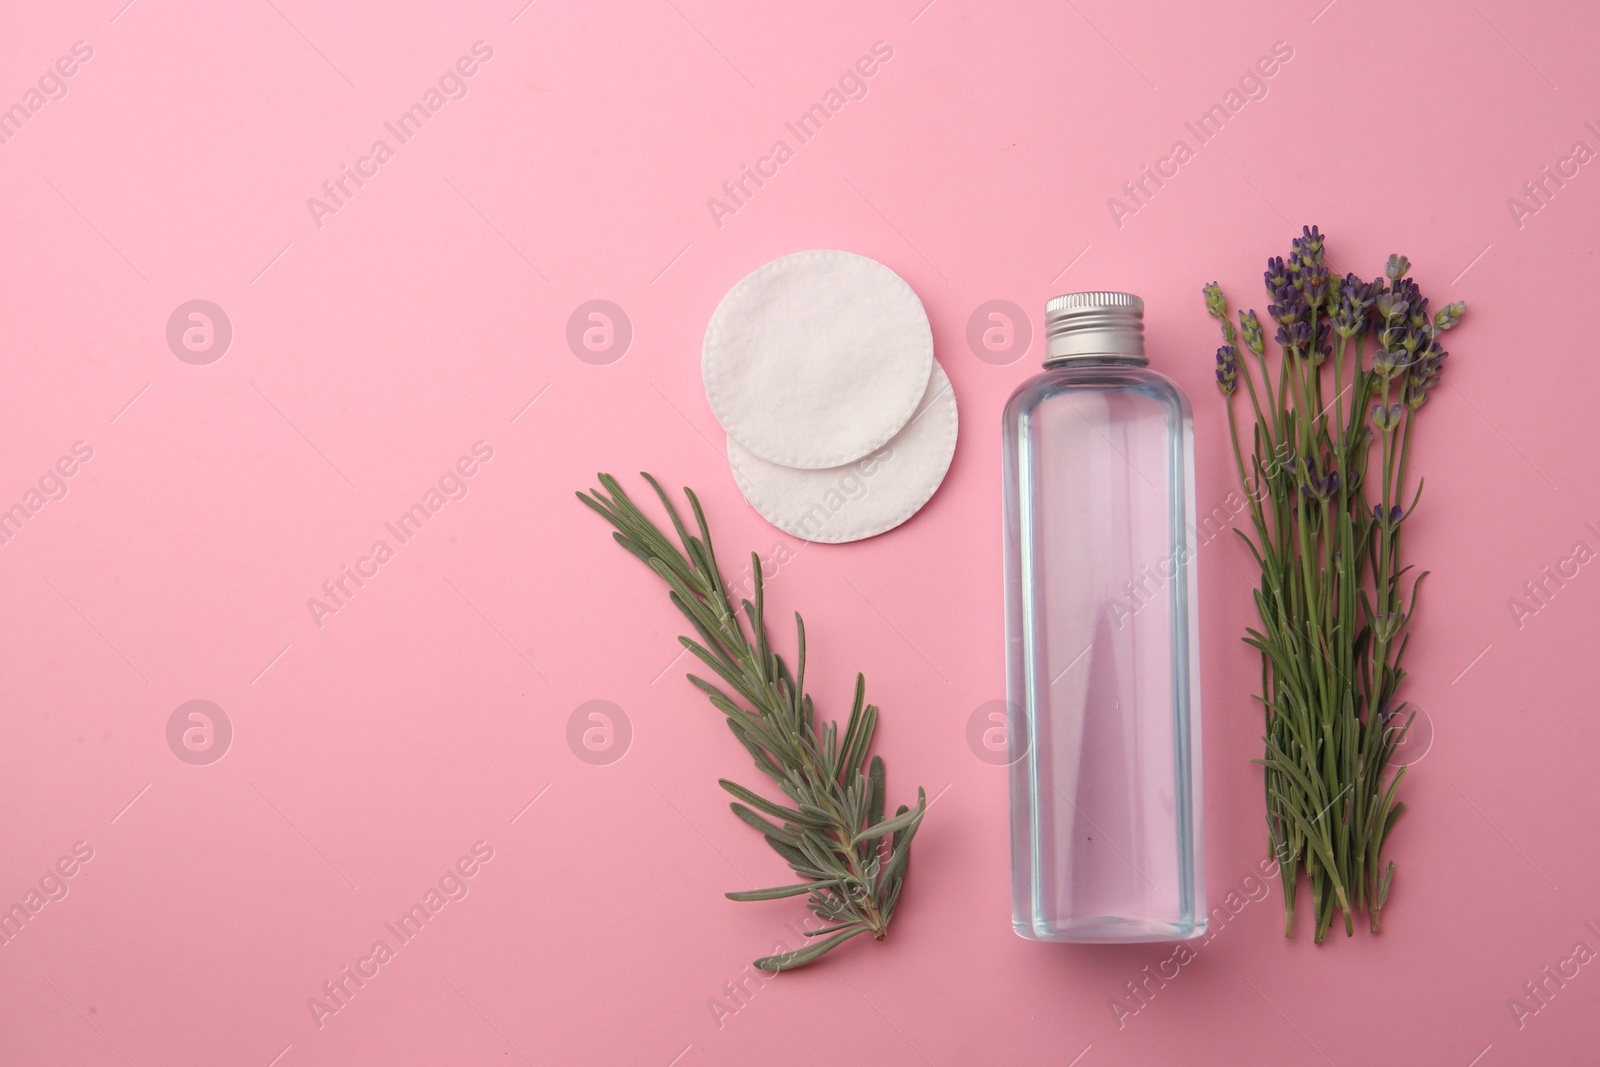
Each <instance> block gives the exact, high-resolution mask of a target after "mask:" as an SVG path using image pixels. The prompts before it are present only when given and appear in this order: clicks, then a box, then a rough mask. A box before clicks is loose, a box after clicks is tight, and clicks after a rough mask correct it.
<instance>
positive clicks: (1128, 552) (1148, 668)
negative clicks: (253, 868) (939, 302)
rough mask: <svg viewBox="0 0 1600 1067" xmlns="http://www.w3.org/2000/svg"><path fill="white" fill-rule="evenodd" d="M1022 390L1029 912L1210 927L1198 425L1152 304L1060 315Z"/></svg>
mask: <svg viewBox="0 0 1600 1067" xmlns="http://www.w3.org/2000/svg"><path fill="white" fill-rule="evenodd" d="M1045 332H1046V337H1047V345H1048V349H1047V352H1046V359H1045V364H1044V367H1045V369H1044V373H1043V374H1040V375H1038V376H1037V377H1034V378H1032V379H1030V380H1029V381H1027V382H1024V383H1023V385H1022V386H1021V388H1019V389H1018V390H1017V391H1016V392H1015V393H1014V394H1012V396H1011V399H1010V401H1009V402H1008V403H1007V404H1006V409H1005V424H1004V444H1003V451H1004V472H1005V473H1004V496H1005V580H1006V652H1007V689H1008V695H1009V703H1010V707H1011V713H1012V715H1013V716H1014V718H1015V721H1014V724H1013V727H1012V729H1011V730H1010V731H1009V733H1010V745H1011V752H1010V755H1011V856H1012V871H1011V896H1012V924H1013V926H1014V927H1015V928H1016V931H1017V933H1018V934H1020V935H1021V936H1023V937H1026V938H1031V939H1034V940H1039V941H1074V942H1128V941H1175V940H1183V939H1187V938H1192V937H1199V936H1200V935H1202V934H1204V933H1205V928H1206V906H1205V873H1204V870H1205V868H1204V862H1203V859H1204V858H1203V854H1202V853H1203V848H1202V835H1201V818H1200V673H1199V654H1198V648H1197V642H1196V638H1197V622H1196V620H1197V613H1196V605H1195V568H1194V548H1195V544H1194V535H1195V501H1194V457H1193V437H1194V431H1193V425H1192V421H1191V415H1190V411H1189V402H1188V400H1187V399H1186V398H1185V397H1184V395H1183V392H1182V391H1181V390H1180V389H1179V388H1178V387H1177V386H1176V385H1175V384H1173V383H1172V382H1171V381H1169V380H1168V379H1167V378H1165V377H1163V376H1162V375H1160V374H1158V373H1156V372H1155V371H1153V370H1150V369H1149V368H1148V367H1147V366H1146V362H1147V361H1146V359H1145V355H1144V301H1142V300H1140V299H1139V298H1138V297H1137V296H1133V295H1131V294H1128V293H1072V294H1069V295H1067V296H1058V297H1056V298H1055V299H1054V300H1051V301H1050V303H1049V305H1048V306H1047V308H1046V311H1045Z"/></svg>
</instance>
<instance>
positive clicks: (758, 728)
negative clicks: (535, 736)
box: [578, 473, 927, 971]
mask: <svg viewBox="0 0 1600 1067" xmlns="http://www.w3.org/2000/svg"><path fill="white" fill-rule="evenodd" d="M597 477H598V478H599V481H600V485H601V487H602V488H601V490H594V491H592V492H590V493H582V492H580V493H578V499H579V500H582V501H583V502H584V503H585V504H587V505H588V506H589V507H591V508H593V509H594V510H595V511H597V512H599V513H600V514H601V515H602V516H604V517H605V519H606V521H607V522H609V523H611V525H612V526H614V527H616V531H615V532H614V533H613V534H612V536H613V537H615V538H616V541H617V543H618V544H619V545H621V546H622V547H623V548H625V549H627V550H628V551H629V552H631V553H633V554H634V555H635V556H638V557H639V558H640V559H642V560H643V561H644V562H645V564H646V565H647V566H649V567H650V569H651V570H653V571H655V572H656V574H658V575H660V576H661V578H662V580H663V581H665V582H666V583H667V585H668V587H669V588H670V590H671V592H670V593H669V594H668V595H669V598H670V599H671V600H672V603H673V604H674V605H676V606H677V608H678V610H679V611H681V612H683V614H684V615H685V617H687V618H688V620H689V622H690V624H691V625H692V626H693V627H694V629H695V633H696V634H698V635H699V640H698V641H697V640H695V639H694V638H690V637H679V638H678V640H679V641H680V642H682V644H683V646H684V647H685V648H687V649H688V650H689V651H690V652H692V653H694V655H695V656H696V658H698V659H699V660H700V662H701V663H703V664H705V665H706V666H707V667H708V668H710V670H711V671H712V672H713V673H714V674H716V676H717V677H718V678H719V679H721V681H722V682H723V684H724V685H726V687H727V689H728V690H731V691H732V693H733V694H734V696H729V694H728V693H727V692H725V691H724V690H723V689H722V688H720V687H719V686H717V685H714V684H713V683H711V682H708V681H706V680H705V679H703V678H698V677H696V676H695V675H692V674H691V675H689V681H691V682H693V683H694V684H695V685H696V686H697V687H699V688H700V689H701V690H703V691H704V692H705V694H706V695H707V696H708V697H709V698H710V699H711V704H712V706H714V707H715V708H716V709H717V710H718V711H720V712H722V714H724V715H725V716H727V720H728V728H729V729H730V730H732V731H733V736H734V737H735V738H737V739H738V741H739V743H740V744H741V745H743V746H744V747H745V749H746V750H747V751H748V752H749V753H750V757H751V759H753V760H754V761H755V765H756V769H757V770H759V771H761V772H762V773H763V774H765V775H766V776H767V777H768V778H771V779H772V780H773V781H774V782H776V783H777V785H778V788H779V789H780V790H782V792H783V794H784V795H785V796H786V797H787V798H788V800H789V801H790V804H791V805H792V806H790V805H785V804H779V803H776V802H775V801H772V800H769V799H768V798H766V797H764V796H762V795H761V794H759V793H757V792H755V791H753V790H750V789H747V788H745V787H744V786H742V785H738V784H736V783H734V782H730V781H728V780H727V779H725V778H724V779H721V780H720V784H721V786H722V788H723V789H725V790H727V791H728V792H729V793H730V794H732V795H733V797H734V798H735V800H734V802H733V803H732V804H730V805H729V806H730V807H731V808H732V809H733V813H734V814H735V815H736V816H738V817H739V818H740V819H741V820H742V821H744V822H745V823H748V824H749V825H750V826H752V827H754V828H755V829H756V830H757V831H759V832H760V833H761V834H762V835H763V836H764V837H765V838H766V839H767V844H769V845H771V846H772V849H773V851H775V852H776V853H778V855H780V856H782V857H783V858H784V859H785V860H786V861H787V862H788V864H789V869H790V870H792V871H793V872H794V873H795V874H796V875H798V876H799V877H800V879H801V881H799V882H798V883H796V884H792V885H781V886H776V887H774V888H771V889H755V890H750V891H748V892H737V893H729V894H727V896H728V898H729V899H730V900H776V899H779V898H782V897H795V896H801V895H805V896H807V897H808V899H807V902H806V903H807V906H808V907H810V909H811V910H812V911H813V912H815V913H816V915H817V916H818V917H819V918H820V919H822V921H823V926H822V928H821V929H818V930H811V931H807V933H806V936H807V937H811V938H817V940H815V941H813V942H812V943H811V944H809V945H807V946H805V947H804V948H800V949H796V950H795V951H792V952H785V953H782V954H780V955H776V956H766V957H763V958H761V959H758V960H756V961H755V964H754V965H755V966H756V967H758V968H760V969H761V970H764V971H783V970H791V969H793V968H795V967H801V966H804V965H805V964H808V963H811V962H813V961H815V960H817V959H819V958H820V957H822V956H823V955H824V954H826V953H828V952H829V951H831V950H833V949H835V948H837V947H838V946H840V945H842V944H844V943H845V942H846V941H848V940H850V939H851V938H853V937H856V936H858V935H860V934H865V933H870V934H871V935H872V936H873V939H874V940H877V941H882V940H883V939H884V937H885V936H887V934H888V930H889V920H890V919H891V918H893V917H894V909H895V904H896V903H898V901H899V899H900V890H901V887H902V886H903V885H904V884H905V876H906V869H907V864H908V862H909V860H910V857H911V839H912V838H913V837H915V836H916V832H917V828H918V827H919V826H921V825H922V816H923V814H924V813H925V812H926V811H927V796H926V794H925V793H924V792H923V790H922V789H921V788H918V789H917V806H916V808H915V809H914V810H913V809H911V808H908V807H906V805H904V804H902V805H900V807H899V808H898V809H897V810H896V811H895V814H894V815H893V816H892V817H891V818H887V819H886V818H884V814H883V809H884V798H885V795H886V794H885V789H884V766H883V757H881V756H873V757H872V758H871V761H870V762H869V761H868V759H867V751H868V749H869V748H870V747H871V745H872V736H873V732H874V730H875V728H876V726H877V721H878V709H877V707H876V706H875V705H872V704H868V703H866V692H867V683H866V678H865V677H863V676H862V675H860V674H857V675H856V691H855V700H854V702H853V703H852V705H851V708H850V718H849V720H848V721H847V723H846V724H845V729H844V735H843V736H842V737H841V736H840V734H839V724H838V723H836V722H823V723H822V724H821V725H820V727H819V725H818V723H817V721H816V714H815V710H814V708H813V705H812V701H811V697H809V696H807V695H806V692H805V674H806V630H805V623H804V622H803V621H802V620H801V618H800V615H799V613H798V612H796V613H795V617H794V622H795V636H796V652H795V669H794V673H793V674H792V675H791V674H790V672H789V667H788V665H787V664H785V663H784V661H783V658H782V657H781V656H779V655H778V654H777V652H775V651H774V650H773V647H772V641H771V639H770V637H769V635H768V633H767V626H766V617H765V614H764V609H763V595H762V579H761V559H760V557H759V556H758V555H756V554H755V553H751V574H752V575H753V576H754V581H755V588H754V592H753V595H754V600H741V601H740V605H741V606H742V607H743V609H744V618H743V620H741V619H740V617H739V615H738V614H737V613H736V611H735V609H734V605H733V604H732V602H731V601H730V599H729V596H728V590H727V587H726V586H725V585H724V584H723V581H722V575H721V572H720V571H719V570H718V569H717V559H716V555H715V553H714V552H713V551H712V548H711V531H710V530H709V529H708V528H707V527H706V517H705V512H704V511H703V510H701V507H700V501H699V499H698V498H697V497H696V496H695V495H694V492H693V491H692V490H690V489H687V488H686V489H684V491H683V492H684V495H685V496H686V497H688V499H689V506H690V507H691V508H692V509H693V510H694V518H695V523H696V525H697V526H698V528H699V536H695V535H693V534H691V533H690V532H689V530H688V528H687V527H685V526H684V524H683V520H682V518H680V517H679V514H678V510H677V508H675V507H673V504H672V501H671V500H670V499H668V497H667V494H666V493H665V492H663V491H662V489H661V486H660V485H659V484H658V483H657V482H656V480H655V479H654V478H652V477H651V476H650V475H649V474H647V473H646V474H644V475H643V477H644V479H645V480H646V481H647V482H649V483H650V487H651V488H652V489H654V490H655V493H656V496H657V497H659V498H660V499H661V503H662V505H663V506H664V507H665V508H666V510H667V514H668V516H669V517H670V518H671V519H672V526H673V529H674V530H675V531H676V533H677V535H678V540H679V541H680V542H682V545H683V548H682V550H680V549H679V548H678V547H677V546H676V545H674V544H672V542H671V541H669V540H668V539H667V538H666V536H665V535H664V534H662V532H661V530H660V529H659V528H658V527H657V526H656V525H655V523H653V522H651V521H650V519H649V518H647V517H646V516H645V514H644V512H642V511H640V510H639V508H638V506H637V505H636V504H634V502H633V501H632V500H630V499H629V498H628V495H627V493H625V492H624V491H623V489H622V486H621V485H620V484H619V483H618V482H617V480H616V479H615V478H613V477H612V476H611V475H609V474H600V475H598V476H597ZM746 624H748V626H749V634H748V635H747V634H746V632H745V627H746ZM734 697H737V698H738V699H737V700H736V699H734Z"/></svg>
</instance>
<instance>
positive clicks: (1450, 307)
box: [1433, 300, 1467, 330]
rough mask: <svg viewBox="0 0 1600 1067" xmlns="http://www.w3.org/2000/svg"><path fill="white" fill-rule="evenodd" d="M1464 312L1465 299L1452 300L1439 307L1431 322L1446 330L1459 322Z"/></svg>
mask: <svg viewBox="0 0 1600 1067" xmlns="http://www.w3.org/2000/svg"><path fill="white" fill-rule="evenodd" d="M1466 313H1467V302H1466V301H1465V300H1453V301H1451V302H1450V303H1448V304H1446V305H1445V306H1444V307H1442V308H1440V309H1439V313H1438V314H1437V315H1435V316H1434V317H1433V324H1434V325H1435V326H1437V327H1438V328H1439V329H1441V330H1448V329H1449V328H1450V327H1452V326H1454V325H1455V324H1456V323H1458V322H1460V321H1461V316H1463V315H1465V314H1466Z"/></svg>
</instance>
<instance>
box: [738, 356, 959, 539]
mask: <svg viewBox="0 0 1600 1067" xmlns="http://www.w3.org/2000/svg"><path fill="white" fill-rule="evenodd" d="M955 451H956V395H955V392H954V390H952V389H951V388H950V379H949V377H948V376H947V375H946V374H945V372H944V368H943V367H941V366H939V364H937V363H935V364H934V365H933V373H932V374H931V375H930V376H929V378H928V388H927V391H926V392H925V393H924V394H923V396H922V400H921V402H919V403H918V404H917V408H916V413H915V414H914V415H912V416H911V421H910V422H908V423H906V425H905V428H904V429H902V430H901V431H900V432H899V433H897V434H895V435H894V437H892V438H890V439H889V441H888V442H887V443H886V444H885V445H884V446H883V447H882V448H879V449H876V450H875V451H873V452H871V453H870V454H868V455H866V456H864V457H862V458H861V459H858V460H856V461H855V462H853V463H847V464H844V465H842V466H838V467H827V468H823V469H819V470H799V469H797V468H794V467H781V466H779V465H778V464H776V463H768V462H767V461H766V460H764V459H761V458H759V457H757V456H755V455H752V454H751V453H750V451H749V450H748V449H746V448H744V447H743V446H742V445H740V444H739V442H738V441H737V440H735V439H734V437H733V436H732V435H731V434H730V435H729V437H728V464H729V466H731V467H732V468H733V480H734V481H735V482H737V483H738V484H739V491H740V492H741V493H743V494H744V498H745V499H746V500H748V501H750V504H751V506H753V507H754V508H755V509H756V510H757V511H759V512H760V513H761V515H762V517H764V518H765V519H766V520H767V521H768V522H770V523H772V525H774V526H776V527H778V528H779V529H781V530H787V531H788V532H789V533H792V534H794V535H795V536H796V537H803V538H805V539H806V540H807V541H822V542H826V543H828V544H839V543H841V542H844V541H859V540H861V539H862V538H864V537H872V536H873V535H875V534H881V533H883V532H884V531H885V530H892V529H894V528H895V527H896V526H899V525H900V524H901V523H902V522H905V521H906V520H907V519H909V518H910V517H911V516H912V515H915V514H916V513H917V511H918V510H919V509H920V508H921V507H922V505H924V504H926V503H927V502H928V498H929V497H931V496H933V493H934V490H936V489H938V488H939V483H940V482H942V481H944V475H945V472H946V471H947V470H949V469H950V460H951V457H953V456H954V455H955Z"/></svg>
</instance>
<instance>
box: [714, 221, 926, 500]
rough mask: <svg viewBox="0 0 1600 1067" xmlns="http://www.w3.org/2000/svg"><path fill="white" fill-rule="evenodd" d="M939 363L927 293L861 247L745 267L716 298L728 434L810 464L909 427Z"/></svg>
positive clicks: (721, 417)
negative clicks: (854, 250)
mask: <svg viewBox="0 0 1600 1067" xmlns="http://www.w3.org/2000/svg"><path fill="white" fill-rule="evenodd" d="M932 366H933V331H932V329H931V328H930V327H929V326H928V315H927V313H926V312H925V311H923V309H922V301H921V300H918V299H917V294H916V293H914V292H912V291H911V286H909V285H907V284H906V282H905V279H903V278H901V277H900V276H899V275H898V274H896V273H895V272H894V271H892V270H890V269H889V268H888V267H885V266H884V265H883V264H882V263H879V262H877V261H876V260H872V259H868V258H866V257H865V256H858V255H855V254H853V253H850V252H796V253H795V254H794V255H792V256H784V257H783V258H782V259H775V260H773V261H772V262H771V263H768V264H767V265H766V266H764V267H762V268H761V269H760V270H757V271H756V272H755V273H753V274H750V275H748V276H746V277H745V278H744V280H743V281H741V282H739V284H738V285H735V286H734V287H733V288H732V289H730V290H728V295H727V296H725V297H723V298H722V303H720V304H718V305H717V310H716V311H715V312H714V313H713V314H712V316H711V323H710V325H709V326H707V327H706V340H705V348H704V349H703V351H702V355H701V372H702V374H703V375H704V377H705V383H706V397H707V398H708V399H709V400H710V401H711V410H712V411H713V412H714V413H715V414H716V416H717V421H718V422H720V423H721V424H722V428H723V429H724V430H726V431H727V432H728V435H729V436H730V437H732V438H733V439H734V440H735V441H737V442H738V443H739V444H741V445H743V446H744V448H745V450H746V451H748V452H749V453H751V454H753V455H756V456H759V457H761V458H762V459H764V460H767V461H769V462H772V463H779V464H782V465H783V466H785V467H804V468H808V469H810V468H824V467H837V466H840V465H841V464H845V463H849V462H851V461H852V460H857V459H860V458H861V457H862V456H865V455H866V454H867V453H868V452H871V451H872V450H873V449H875V448H877V447H878V446H879V445H881V444H883V443H884V442H885V441H887V440H889V438H891V437H893V436H894V435H895V434H896V433H898V432H899V430H900V427H902V426H904V425H905V424H906V421H907V420H908V419H910V418H911V413H912V412H913V411H915V410H916V407H917V402H918V401H919V400H921V399H922V395H923V393H924V392H925V391H926V390H927V386H928V375H929V373H930V368H931V367H932ZM935 484H937V483H935Z"/></svg>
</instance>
